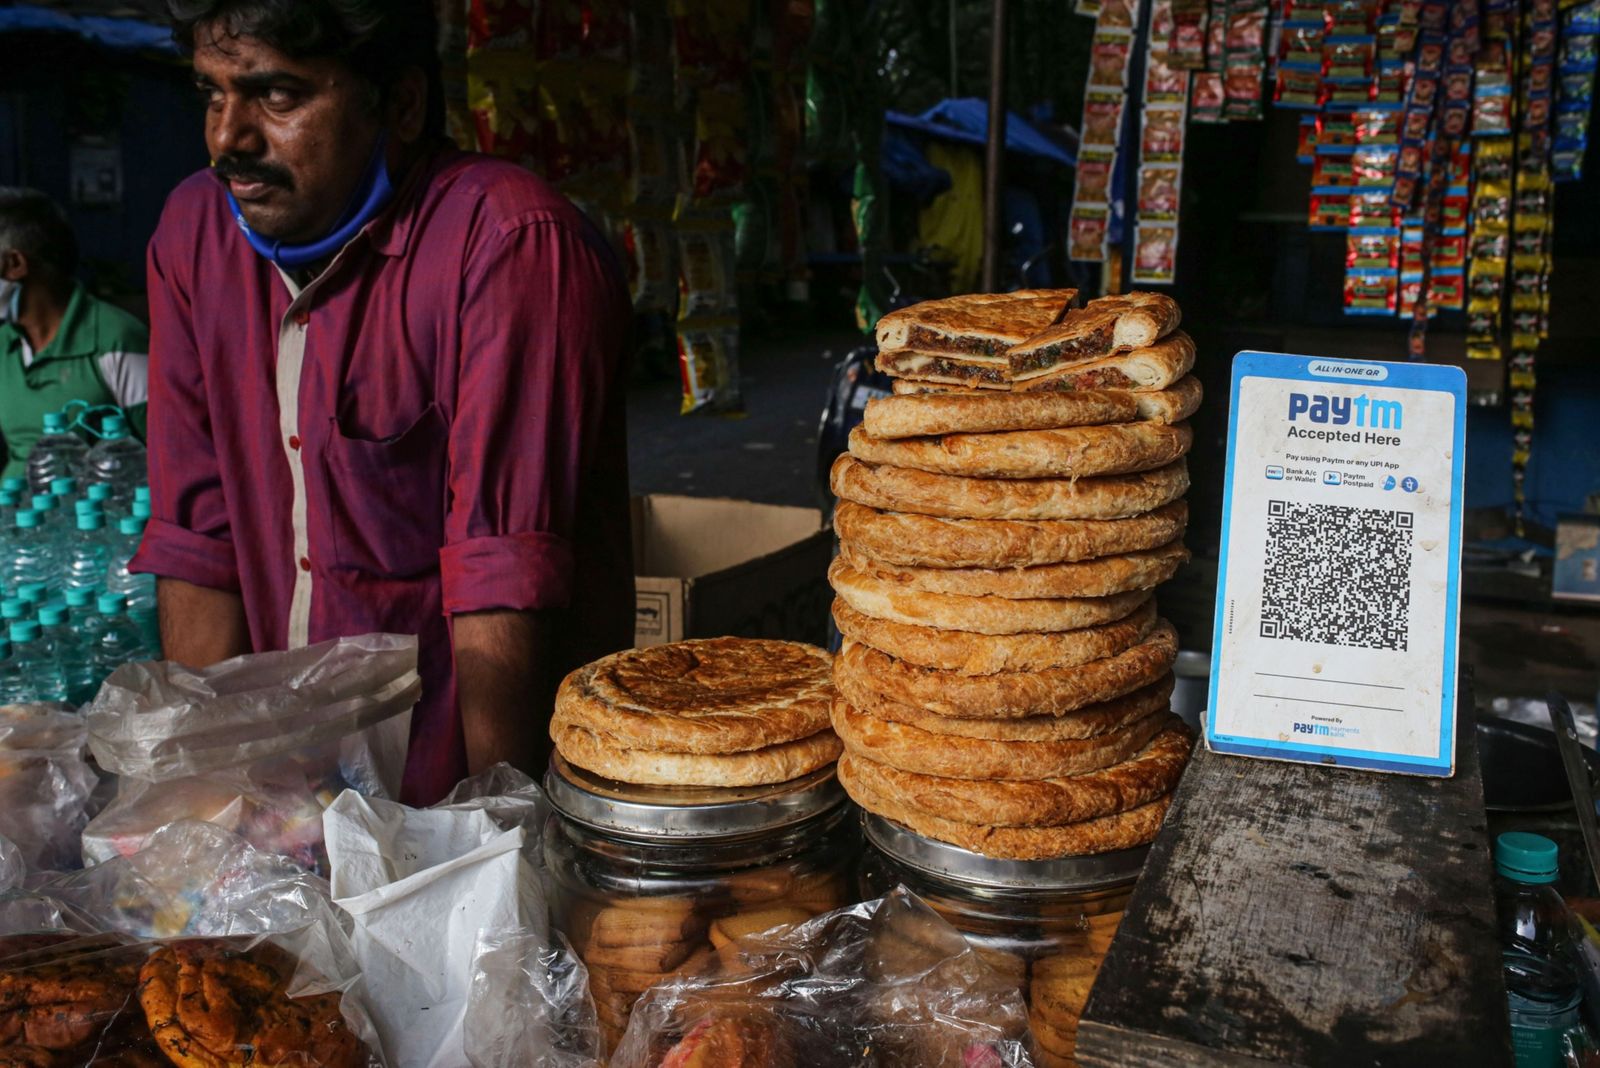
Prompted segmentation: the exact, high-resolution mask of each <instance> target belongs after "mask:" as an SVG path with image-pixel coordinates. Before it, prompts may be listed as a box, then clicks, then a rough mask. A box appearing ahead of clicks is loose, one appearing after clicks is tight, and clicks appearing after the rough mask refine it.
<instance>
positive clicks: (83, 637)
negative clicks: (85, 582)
mask: <svg viewBox="0 0 1600 1068" xmlns="http://www.w3.org/2000/svg"><path fill="white" fill-rule="evenodd" d="M100 593H101V591H100V589H99V588H98V587H96V586H80V587H78V588H77V589H72V590H68V591H66V594H65V596H64V600H65V601H66V604H67V611H68V612H69V613H70V614H71V619H72V625H73V628H74V630H76V631H77V634H78V644H79V646H81V647H82V648H83V649H84V650H88V649H89V648H90V647H91V646H93V645H94V640H95V638H96V637H97V636H98V635H99V634H100V630H101V628H102V627H103V626H105V620H104V619H102V618H101V616H100ZM4 609H5V602H4V601H0V612H3V611H4Z"/></svg>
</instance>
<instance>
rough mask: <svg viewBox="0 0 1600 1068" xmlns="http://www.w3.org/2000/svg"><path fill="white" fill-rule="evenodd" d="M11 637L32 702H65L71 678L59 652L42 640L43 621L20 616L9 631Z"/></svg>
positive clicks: (16, 659)
mask: <svg viewBox="0 0 1600 1068" xmlns="http://www.w3.org/2000/svg"><path fill="white" fill-rule="evenodd" d="M7 633H8V636H9V637H10V638H11V659H12V661H13V663H14V664H15V665H16V668H17V673H18V674H20V675H21V676H22V679H23V684H24V686H25V688H26V690H27V692H28V700H30V701H65V700H66V699H67V680H66V677H65V676H63V675H62V674H61V665H60V664H59V663H58V662H57V661H56V658H55V651H54V650H53V649H51V648H50V647H49V646H48V645H47V644H45V642H43V641H42V640H41V639H40V631H39V621H38V620H35V619H19V620H17V621H16V622H14V623H12V624H11V628H10V630H9V631H8V632H7Z"/></svg>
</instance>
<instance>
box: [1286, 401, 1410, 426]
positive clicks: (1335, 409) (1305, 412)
mask: <svg viewBox="0 0 1600 1068" xmlns="http://www.w3.org/2000/svg"><path fill="white" fill-rule="evenodd" d="M1404 414H1405V412H1404V410H1403V407H1402V405H1401V404H1400V402H1399V401H1385V400H1373V399H1372V398H1370V397H1368V396H1367V395H1366V394H1365V393H1363V394H1362V395H1361V396H1359V397H1325V396H1323V395H1322V394H1320V393H1310V394H1306V393H1291V394H1289V422H1291V423H1293V422H1296V421H1298V420H1299V419H1300V417H1301V416H1305V417H1306V419H1307V420H1308V421H1310V422H1313V423H1326V424H1330V425H1332V426H1349V425H1351V423H1352V421H1353V422H1354V425H1355V426H1358V427H1372V428H1374V429H1379V430H1400V429H1402V427H1401V425H1400V424H1401V419H1402V418H1403V416H1404Z"/></svg>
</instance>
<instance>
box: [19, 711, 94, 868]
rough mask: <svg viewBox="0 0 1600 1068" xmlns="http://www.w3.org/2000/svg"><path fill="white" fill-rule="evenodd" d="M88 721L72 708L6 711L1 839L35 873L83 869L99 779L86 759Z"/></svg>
mask: <svg viewBox="0 0 1600 1068" xmlns="http://www.w3.org/2000/svg"><path fill="white" fill-rule="evenodd" d="M86 741H87V733H86V731H85V729H84V721H83V717H81V716H79V715H78V714H77V713H76V712H73V711H72V710H71V709H70V708H69V707H68V706H67V705H61V704H38V705H7V706H6V707H5V708H3V709H0V835H4V836H5V837H7V838H9V839H10V840H11V841H12V843H13V844H14V845H15V846H16V847H17V851H18V853H19V854H20V855H21V859H22V862H23V863H24V864H25V865H26V866H27V867H28V868H29V869H30V870H33V871H59V870H64V869H68V868H76V867H78V866H79V865H80V863H81V861H80V860H79V846H78V841H79V838H80V837H81V836H82V834H83V829H84V825H85V824H87V823H88V822H89V811H88V806H89V797H90V794H92V793H93V792H94V788H95V785H96V784H97V783H98V781H99V780H98V778H97V777H96V776H95V773H94V769H93V768H91V767H90V766H89V764H88V761H87V760H86V759H85V755H84V747H85V743H86Z"/></svg>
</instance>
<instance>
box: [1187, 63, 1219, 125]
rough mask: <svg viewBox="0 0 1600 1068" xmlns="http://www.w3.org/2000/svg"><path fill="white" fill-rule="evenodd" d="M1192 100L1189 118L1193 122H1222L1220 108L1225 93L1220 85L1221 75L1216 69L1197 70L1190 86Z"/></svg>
mask: <svg viewBox="0 0 1600 1068" xmlns="http://www.w3.org/2000/svg"><path fill="white" fill-rule="evenodd" d="M1191 90H1192V91H1193V93H1194V101H1193V105H1192V111H1191V113H1190V118H1191V120H1192V121H1194V122H1213V123H1214V122H1224V121H1226V120H1224V118H1223V115H1222V109H1223V105H1224V104H1225V103H1226V102H1227V95H1226V94H1225V93H1224V91H1223V87H1222V75H1221V74H1220V73H1218V72H1216V71H1199V72H1197V73H1196V74H1195V75H1194V82H1193V85H1192V86H1191Z"/></svg>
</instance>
